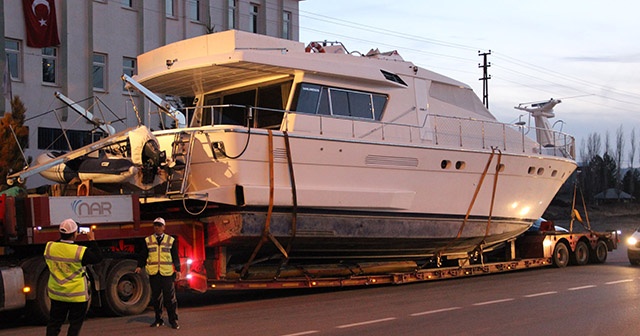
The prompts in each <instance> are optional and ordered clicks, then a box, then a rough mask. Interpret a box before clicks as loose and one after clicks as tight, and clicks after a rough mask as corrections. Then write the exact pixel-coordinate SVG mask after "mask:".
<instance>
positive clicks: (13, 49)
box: [4, 39, 22, 81]
mask: <svg viewBox="0 0 640 336" xmlns="http://www.w3.org/2000/svg"><path fill="white" fill-rule="evenodd" d="M4 51H5V53H6V54H7V64H8V66H9V74H10V75H11V79H12V80H14V81H19V80H20V79H21V78H22V71H21V67H20V64H21V62H20V60H21V59H22V55H21V54H20V41H17V40H11V39H6V40H5V42H4Z"/></svg>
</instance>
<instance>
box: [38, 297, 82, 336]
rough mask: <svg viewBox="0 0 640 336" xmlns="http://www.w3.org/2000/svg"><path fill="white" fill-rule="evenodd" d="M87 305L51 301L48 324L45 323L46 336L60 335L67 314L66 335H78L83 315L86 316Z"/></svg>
mask: <svg viewBox="0 0 640 336" xmlns="http://www.w3.org/2000/svg"><path fill="white" fill-rule="evenodd" d="M87 304H88V302H63V301H57V300H51V311H50V313H49V323H47V336H52V335H58V334H59V333H60V328H61V327H62V324H63V323H64V321H65V320H66V319H67V314H68V315H69V330H67V335H69V336H75V335H79V334H80V329H81V328H82V323H83V322H84V318H85V315H86V314H87Z"/></svg>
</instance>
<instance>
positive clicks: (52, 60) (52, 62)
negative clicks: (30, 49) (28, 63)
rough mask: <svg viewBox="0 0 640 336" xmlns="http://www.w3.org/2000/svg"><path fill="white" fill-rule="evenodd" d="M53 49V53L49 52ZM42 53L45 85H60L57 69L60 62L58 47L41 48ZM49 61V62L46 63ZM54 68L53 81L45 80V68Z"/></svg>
mask: <svg viewBox="0 0 640 336" xmlns="http://www.w3.org/2000/svg"><path fill="white" fill-rule="evenodd" d="M49 51H51V54H48V53H47V52H49ZM41 54H42V78H41V80H42V84H43V85H58V71H56V70H57V69H56V65H57V63H58V47H45V48H42V49H41ZM46 61H49V64H45V62H46ZM48 69H52V71H51V72H53V81H47V80H45V70H48Z"/></svg>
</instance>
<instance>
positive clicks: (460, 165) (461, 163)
mask: <svg viewBox="0 0 640 336" xmlns="http://www.w3.org/2000/svg"><path fill="white" fill-rule="evenodd" d="M466 165H467V163H466V162H464V161H456V169H457V170H460V169H464V167H465V166H466Z"/></svg>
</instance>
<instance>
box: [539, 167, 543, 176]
mask: <svg viewBox="0 0 640 336" xmlns="http://www.w3.org/2000/svg"><path fill="white" fill-rule="evenodd" d="M542 174H544V168H542V167H540V168H538V175H542Z"/></svg>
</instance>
